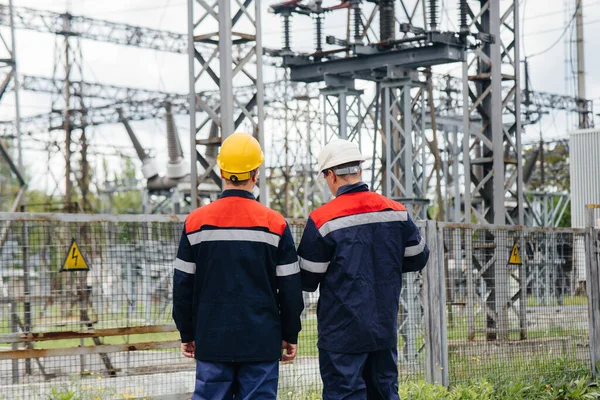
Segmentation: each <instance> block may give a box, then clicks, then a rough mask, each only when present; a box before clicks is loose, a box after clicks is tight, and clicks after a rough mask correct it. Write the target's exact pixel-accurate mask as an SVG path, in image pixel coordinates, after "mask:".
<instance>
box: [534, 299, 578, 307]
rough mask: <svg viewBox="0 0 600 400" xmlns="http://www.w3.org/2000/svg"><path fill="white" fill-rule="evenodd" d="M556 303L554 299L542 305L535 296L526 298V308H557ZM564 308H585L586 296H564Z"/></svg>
mask: <svg viewBox="0 0 600 400" xmlns="http://www.w3.org/2000/svg"><path fill="white" fill-rule="evenodd" d="M558 305H559V304H558V301H557V300H556V299H552V301H551V303H550V304H544V303H543V302H542V301H538V299H537V297H535V296H527V306H528V307H537V306H540V307H543V306H558ZM562 305H564V306H587V305H588V299H587V297H586V296H565V297H564V299H563V304H562Z"/></svg>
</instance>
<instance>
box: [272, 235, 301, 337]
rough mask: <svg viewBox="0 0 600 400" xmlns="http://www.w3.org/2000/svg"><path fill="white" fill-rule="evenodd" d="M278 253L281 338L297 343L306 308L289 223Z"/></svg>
mask: <svg viewBox="0 0 600 400" xmlns="http://www.w3.org/2000/svg"><path fill="white" fill-rule="evenodd" d="M278 253H279V257H278V260H277V266H276V267H275V273H276V280H277V297H278V302H279V313H280V317H281V338H282V339H283V340H285V341H286V342H288V343H291V344H296V343H298V333H299V332H300V330H301V329H302V324H301V322H300V314H302V310H304V300H303V298H302V286H301V283H300V268H299V267H298V256H297V255H296V246H295V245H294V238H293V237H292V232H291V231H290V227H289V226H288V225H287V224H286V226H285V231H284V232H283V236H282V238H281V241H280V243H279V248H278Z"/></svg>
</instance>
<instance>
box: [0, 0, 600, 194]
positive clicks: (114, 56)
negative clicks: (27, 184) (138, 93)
mask: <svg viewBox="0 0 600 400" xmlns="http://www.w3.org/2000/svg"><path fill="white" fill-rule="evenodd" d="M0 1H1V2H2V3H7V0H0ZM443 2H444V3H445V4H446V5H448V13H447V14H444V15H443V16H442V18H443V19H444V20H445V22H444V24H445V26H450V22H449V21H452V22H453V23H454V24H456V19H457V12H456V10H455V8H456V3H458V1H457V0H445V1H443ZM14 3H15V5H16V6H26V7H32V8H38V9H46V10H52V11H58V12H63V11H66V10H70V11H71V13H72V14H74V15H84V16H88V17H92V18H97V19H105V20H110V21H116V22H124V23H128V24H133V25H142V26H146V27H151V28H155V29H164V30H170V31H175V32H180V33H185V32H186V30H187V17H186V11H187V8H186V3H187V1H186V0H102V1H100V0H70V1H69V0H14ZM272 3H274V2H272V1H270V2H266V4H264V9H265V12H263V22H264V23H263V40H264V46H265V47H271V48H276V47H280V46H281V37H280V31H281V21H280V19H279V18H278V17H276V16H273V15H271V14H269V13H268V12H266V9H267V6H268V5H269V4H272ZM330 3H331V4H334V2H333V1H331V0H330V2H328V1H325V5H328V4H330ZM564 3H575V0H524V1H522V2H521V4H522V7H521V16H522V17H524V26H523V27H522V30H523V32H524V34H523V37H524V40H523V43H522V52H521V54H522V55H534V54H536V53H538V52H540V51H543V50H545V49H547V48H549V47H550V46H552V45H553V44H554V43H555V42H556V41H557V40H558V38H559V37H560V36H561V34H562V33H563V31H564V27H565V20H566V19H567V16H566V12H565V5H564ZM583 4H584V24H585V28H584V37H585V39H586V42H585V57H586V59H585V62H586V79H587V97H588V98H591V99H594V100H598V99H599V98H600V68H598V67H599V66H600V55H599V54H598V52H597V50H596V49H597V40H598V39H597V38H598V37H600V0H583ZM573 9H574V7H573V6H571V10H573ZM344 23H345V17H344V18H342V17H341V16H340V17H334V18H330V19H328V20H327V25H326V26H327V28H326V32H327V33H329V34H335V35H336V36H338V37H343V36H345V33H344V31H345V29H344V28H343V25H344ZM295 31H296V32H295V35H294V37H293V47H294V50H298V51H308V50H311V49H312V48H313V38H312V31H311V26H310V22H309V20H308V18H299V19H297V25H296V26H295ZM3 32H6V31H5V30H4V31H3ZM16 39H17V56H18V64H19V68H20V73H21V74H27V75H42V76H47V77H51V76H52V68H53V60H54V45H55V37H54V36H53V35H50V34H44V33H38V32H31V31H24V30H19V31H18V32H17V37H16ZM81 43H82V53H83V58H84V78H85V80H88V81H96V82H100V83H105V84H114V85H126V86H133V87H140V88H148V89H160V90H166V91H174V92H181V93H184V92H186V91H187V88H188V81H187V76H188V75H187V62H188V61H187V56H186V55H178V54H169V53H159V52H154V51H150V50H143V49H137V48H132V47H124V46H117V45H112V44H105V43H98V42H93V41H86V40H82V41H81ZM565 51H566V50H565V45H564V41H563V40H562V39H560V40H558V43H557V44H556V45H555V46H554V47H552V48H551V49H550V50H549V51H547V52H545V53H544V54H541V55H538V56H534V57H532V58H531V59H530V74H531V84H532V87H533V89H534V90H538V91H546V92H552V93H568V91H567V89H566V84H565V78H564V77H565V73H564V71H565V63H564V59H565ZM456 72H458V71H456ZM1 104H2V105H1V107H0V119H8V118H10V117H11V115H12V108H11V105H12V104H13V98H12V96H5V98H3V99H2V103H1ZM597 104H598V103H597ZM21 107H22V110H23V115H32V114H39V113H44V112H47V111H49V107H50V97H49V96H45V95H40V94H33V93H27V92H23V93H22V97H21ZM597 108H598V107H597ZM596 112H600V110H596ZM177 123H178V126H179V129H180V133H181V137H182V142H183V146H184V147H186V148H187V147H188V146H187V145H188V140H187V132H188V128H187V118H185V117H181V118H178V120H177ZM134 128H135V129H136V132H138V134H139V135H140V140H141V141H142V144H144V145H145V146H146V147H148V148H152V149H153V150H154V151H155V152H156V154H157V156H158V158H159V160H160V162H161V165H164V162H165V160H166V154H165V152H166V150H165V149H164V148H165V146H164V142H165V139H164V131H165V129H164V122H163V121H148V122H143V123H135V124H134ZM567 129H568V128H567V125H566V118H565V116H564V114H561V113H559V112H555V113H552V114H550V115H548V116H546V117H544V119H543V121H542V123H541V125H536V126H535V127H528V128H527V130H526V133H525V137H524V141H525V142H527V141H531V140H534V139H535V138H537V137H538V136H539V133H540V130H541V131H542V132H543V134H544V136H545V137H547V138H554V137H558V136H565V135H566V130H567ZM91 131H92V132H91V134H93V135H94V137H95V140H96V141H97V142H98V143H107V142H106V141H103V140H102V139H101V138H105V137H107V135H110V138H111V139H110V142H108V143H110V146H117V147H120V146H123V147H129V146H130V144H129V141H128V139H127V137H126V135H125V131H124V130H123V128H122V127H121V126H106V127H97V128H93V129H91ZM110 146H109V147H107V149H106V151H112V150H111V148H110ZM125 151H126V152H127V153H128V154H133V152H132V151H131V150H125ZM185 154H186V156H187V154H188V153H187V150H186V153H185ZM39 158H40V154H39V152H38V153H33V152H29V153H27V158H26V162H27V163H28V164H30V165H37V167H35V168H34V169H35V170H37V171H32V172H33V175H34V178H35V177H37V178H35V179H34V182H32V186H34V187H40V188H43V187H44V186H45V184H47V183H48V182H46V183H44V182H45V181H44V180H46V181H47V178H41V177H42V176H44V175H47V174H43V172H44V171H43V168H44V167H43V166H39V163H37V164H36V163H34V161H33V160H36V159H38V160H39ZM36 172H40V174H37V173H36Z"/></svg>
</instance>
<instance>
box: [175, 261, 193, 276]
mask: <svg viewBox="0 0 600 400" xmlns="http://www.w3.org/2000/svg"><path fill="white" fill-rule="evenodd" d="M173 266H174V267H175V269H178V270H180V271H183V272H186V273H188V274H195V273H196V264H195V263H192V262H187V261H183V260H181V259H179V258H176V259H175V261H174V262H173Z"/></svg>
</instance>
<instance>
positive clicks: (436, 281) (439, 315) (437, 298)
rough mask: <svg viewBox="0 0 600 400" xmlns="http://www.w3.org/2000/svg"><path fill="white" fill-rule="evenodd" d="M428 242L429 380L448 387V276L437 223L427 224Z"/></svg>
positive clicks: (425, 285)
mask: <svg viewBox="0 0 600 400" xmlns="http://www.w3.org/2000/svg"><path fill="white" fill-rule="evenodd" d="M426 241H427V246H429V251H430V253H429V262H428V263H427V266H426V267H425V269H424V271H423V306H424V312H425V351H426V366H425V368H426V370H425V371H426V372H425V373H426V379H427V381H428V382H430V383H437V384H441V385H444V386H448V347H447V345H446V344H447V324H446V276H445V273H444V248H443V231H442V230H441V229H440V231H439V232H438V230H437V225H436V222H435V221H427V226H426Z"/></svg>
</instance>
